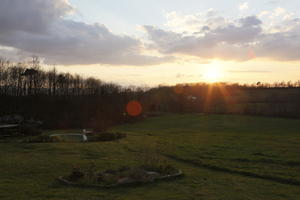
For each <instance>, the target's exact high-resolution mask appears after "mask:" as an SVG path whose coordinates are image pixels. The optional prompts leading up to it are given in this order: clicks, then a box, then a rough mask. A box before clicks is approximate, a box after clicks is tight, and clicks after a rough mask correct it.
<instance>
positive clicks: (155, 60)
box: [0, 0, 173, 65]
mask: <svg viewBox="0 0 300 200" xmlns="http://www.w3.org/2000/svg"><path fill="white" fill-rule="evenodd" d="M72 12H74V8H73V7H72V6H71V5H70V4H69V3H68V1H67V0H26V1H19V0H2V2H1V7H0V24H1V26H0V45H1V46H6V47H13V48H15V49H16V51H15V52H11V53H12V55H17V54H19V55H21V54H23V55H25V54H26V55H27V54H35V55H39V56H41V57H45V62H46V63H52V64H53V63H56V64H65V65H73V64H111V65H151V64H160V63H163V62H168V61H170V60H172V59H173V58H172V57H171V56H169V57H165V56H149V55H143V54H141V51H142V50H143V48H144V47H143V44H142V42H141V41H140V40H138V39H136V38H133V37H130V36H124V35H116V34H114V33H112V32H111V31H110V30H109V29H108V28H107V27H106V26H104V25H101V24H86V23H84V22H77V21H73V20H68V19H66V16H67V15H68V14H70V13H72ZM6 52H7V51H6ZM13 53H14V54H13Z"/></svg>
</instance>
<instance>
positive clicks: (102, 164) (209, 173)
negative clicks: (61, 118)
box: [0, 114, 300, 200]
mask: <svg viewBox="0 0 300 200" xmlns="http://www.w3.org/2000/svg"><path fill="white" fill-rule="evenodd" d="M299 124H300V120H291V119H278V118H263V117H250V116H234V115H201V114H183V115H179V114H178V115H164V116H160V117H155V118H148V119H146V120H144V121H141V122H139V123H131V124H124V125H121V126H116V127H112V128H111V131H119V132H125V133H127V138H125V139H122V140H119V141H114V142H91V143H43V144H20V143H16V142H10V143H4V142H2V143H0V155H1V156H0V170H1V172H0V199H19V200H22V199H24V200H25V199H37V200H40V199H55V200H58V199H70V200H81V199H84V200H96V199H97V200H106V199H107V200H110V199H116V200H119V199H120V200H127V199H128V200H142V199H149V200H155V199H158V200H160V199H165V200H169V199H172V200H177V199H178V200H185V199H186V200H193V199H197V200H198V199H203V200H211V199H218V200H236V199H243V200H247V199H253V200H260V199H261V200H279V199H293V200H296V199H300V156H299V155H300V129H299ZM61 132H64V131H51V133H61ZM69 132H74V131H69ZM75 132H76V131H75ZM47 133H50V132H46V134H47ZM147 157H158V158H161V159H166V160H167V162H169V163H170V164H172V165H173V166H175V167H176V168H179V169H181V170H182V171H183V172H184V174H185V175H184V177H182V178H179V179H176V180H172V181H161V182H156V183H151V184H146V185H141V186H136V187H120V188H114V189H96V188H80V187H69V186H64V185H61V184H59V183H58V182H57V181H55V178H56V177H58V176H62V175H67V174H68V173H69V172H70V170H71V169H72V167H74V166H79V167H83V168H88V167H90V166H97V167H98V168H99V169H103V170H104V169H109V168H117V167H120V166H124V165H130V166H131V165H137V164H140V163H141V162H143V160H145V159H147Z"/></svg>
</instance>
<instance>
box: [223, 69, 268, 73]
mask: <svg viewBox="0 0 300 200" xmlns="http://www.w3.org/2000/svg"><path fill="white" fill-rule="evenodd" d="M228 72H230V73H272V72H271V71H264V70H229V71H228Z"/></svg>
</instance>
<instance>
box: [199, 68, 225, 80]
mask: <svg viewBox="0 0 300 200" xmlns="http://www.w3.org/2000/svg"><path fill="white" fill-rule="evenodd" d="M221 75H222V73H221V70H220V68H219V67H215V66H212V67H210V68H208V69H207V70H206V71H205V72H204V76H203V77H204V79H205V80H206V81H208V82H211V83H213V82H217V81H219V80H220V78H221Z"/></svg>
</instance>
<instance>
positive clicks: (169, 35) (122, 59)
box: [0, 0, 300, 85]
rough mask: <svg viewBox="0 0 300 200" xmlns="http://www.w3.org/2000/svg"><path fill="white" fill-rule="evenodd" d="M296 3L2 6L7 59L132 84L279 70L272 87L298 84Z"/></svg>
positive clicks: (34, 2)
mask: <svg viewBox="0 0 300 200" xmlns="http://www.w3.org/2000/svg"><path fill="white" fill-rule="evenodd" d="M100 4H101V6H100ZM219 4H220V5H219ZM292 4H294V5H295V6H294V7H297V5H298V3H297V1H294V0H292V1H291V3H289V4H287V3H278V2H276V3H272V4H271V3H270V2H269V1H266V2H263V1H226V4H224V2H220V1H216V0H211V1H205V0H202V1H195V0H188V1H187V2H186V3H185V4H183V3H182V2H179V1H176V0H175V1H169V0H166V1H164V2H155V3H153V2H152V3H151V2H146V1H145V2H143V4H141V2H139V3H138V2H137V1H133V0H128V4H124V2H123V3H122V5H126V6H128V7H124V8H122V7H115V5H114V4H112V3H109V2H104V1H94V0H92V1H83V0H43V1H40V0H27V1H19V0H3V1H2V2H1V7H0V24H1V27H0V56H2V57H5V58H8V59H11V60H12V61H22V60H24V59H26V58H28V57H30V56H32V55H37V56H39V57H40V58H41V60H42V61H43V63H44V64H47V65H51V66H53V65H56V66H58V67H59V70H64V71H68V72H72V73H81V74H85V75H92V76H97V77H98V78H101V79H105V80H106V79H108V77H109V78H110V80H111V81H115V82H119V83H125V82H126V84H128V85H129V84H136V85H143V84H145V85H147V84H149V85H153V84H163V83H166V84H176V83H182V82H197V81H198V82H201V81H207V82H216V81H230V82H251V81H253V82H256V81H257V80H256V79H258V78H260V77H259V75H258V74H259V73H256V75H255V76H254V75H251V74H253V73H247V72H250V71H256V72H260V71H270V72H272V76H271V77H267V78H266V79H267V81H271V82H272V81H277V80H279V79H280V80H297V79H299V78H300V77H296V75H295V74H297V73H299V70H298V68H296V66H298V63H299V62H300V15H299V14H298V13H297V12H295V10H293V6H292ZM96 6H100V7H101V8H103V9H104V11H105V12H103V10H99V11H98V10H97V9H98V8H100V7H97V9H93V7H96ZM130 6H132V7H130ZM223 7H224V9H223ZM124 9H125V10H124ZM126 9H127V10H128V11H127V10H126ZM132 9H134V10H136V13H133V12H129V11H130V10H132ZM83 11H84V12H83ZM89 11H91V12H89ZM92 11H93V12H92ZM100 12H101V14H102V15H97V13H100ZM146 13H147V14H146ZM105 14H106V15H105ZM90 15H91V16H90ZM86 16H89V17H86ZM97 16H98V18H97ZM99 16H101V17H99ZM105 16H107V18H109V19H110V20H107V18H106V17H105ZM112 16H113V17H112ZM141 16H142V17H141ZM87 18H93V22H91V21H89V20H85V19H87ZM149 22H151V23H149ZM112 27H119V28H120V29H121V30H123V29H124V31H113V30H115V29H114V28H112ZM125 29H126V30H125ZM129 29H130V30H129ZM131 29H132V30H131ZM128 30H129V31H128ZM126 32H127V33H129V34H126ZM216 60H218V62H219V66H216V65H215V61H216ZM278 66H282V67H281V68H280V69H281V70H280V69H279V67H278ZM110 67H111V68H110ZM138 68H141V69H138ZM286 68H290V69H293V70H296V71H293V72H288V73H287V72H285V70H284V69H286ZM233 71H239V72H245V73H239V77H237V73H231V72H233ZM261 76H263V73H262V74H261ZM260 79H261V78H260Z"/></svg>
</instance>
